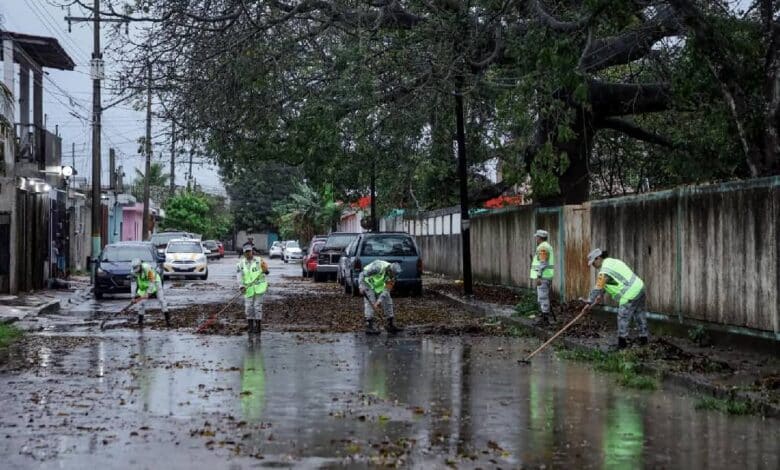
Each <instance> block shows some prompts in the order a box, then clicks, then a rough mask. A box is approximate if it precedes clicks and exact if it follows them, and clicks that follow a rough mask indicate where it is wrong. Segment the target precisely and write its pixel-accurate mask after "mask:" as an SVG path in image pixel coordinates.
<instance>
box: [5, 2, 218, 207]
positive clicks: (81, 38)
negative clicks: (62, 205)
mask: <svg viewBox="0 0 780 470" xmlns="http://www.w3.org/2000/svg"><path fill="white" fill-rule="evenodd" d="M56 3H57V2H56V1H55V0H2V1H0V15H2V17H3V28H4V29H6V30H8V31H13V32H19V33H26V34H34V35H39V36H48V37H53V38H56V39H57V40H58V41H59V43H60V45H61V46H62V47H63V48H64V49H65V51H66V52H67V53H68V54H69V55H70V57H71V58H72V59H73V61H74V62H75V63H76V68H75V69H74V70H73V71H60V70H53V69H47V70H46V72H47V73H48V74H47V78H46V79H44V91H43V112H44V114H45V115H46V124H47V128H48V129H49V130H50V131H52V132H54V129H55V126H58V128H59V133H60V136H61V137H62V151H63V160H65V161H66V162H68V163H70V162H71V149H72V144H74V143H75V145H76V151H75V162H76V169H77V170H78V172H79V175H80V176H87V177H90V176H91V174H92V173H91V172H92V165H91V163H92V162H91V152H92V150H91V149H92V144H91V141H92V132H91V130H90V124H89V116H90V113H91V110H92V80H91V79H90V77H89V61H90V58H91V54H92V24H91V23H74V24H73V26H72V32H70V33H69V32H68V23H67V22H66V21H65V20H64V17H65V16H66V15H67V11H65V10H61V9H60V8H59V7H57V6H55V5H53V4H56ZM71 13H72V15H73V16H88V15H87V13H88V12H82V11H79V8H78V7H74V8H73V10H72V12H71ZM105 40H106V36H105V35H103V39H102V42H103V43H105ZM104 59H105V60H106V74H107V77H106V78H107V79H110V78H111V74H112V73H113V74H115V73H116V70H117V66H116V63H115V62H113V61H112V58H111V57H109V56H107V55H104ZM1 78H2V74H0V79H1ZM103 83H104V85H103V88H104V90H103V95H102V101H103V104H104V105H105V104H108V103H111V102H113V101H115V100H116V96H114V95H113V94H112V93H111V91H110V90H107V89H106V88H107V87H108V86H110V85H109V84H108V80H106V81H104V82H103ZM15 85H16V90H15V93H17V92H18V87H19V76H18V67H17V74H16V77H15ZM17 99H18V98H17ZM18 112H19V111H18V103H17V118H18ZM72 113H75V114H77V115H79V116H81V118H77V117H74V116H73V114H72ZM145 119H146V114H145V112H143V111H140V112H139V111H134V110H133V109H132V107H130V105H129V104H125V105H119V106H116V107H114V108H111V109H108V110H106V111H104V112H103V133H102V136H103V137H102V149H103V151H102V157H103V165H102V168H103V172H102V177H101V179H102V181H103V182H104V184H105V182H106V181H107V178H108V170H107V169H108V149H109V148H110V147H113V148H115V149H116V151H117V165H123V166H124V168H125V174H126V175H127V176H126V177H125V182H126V183H127V182H130V181H132V179H133V178H134V177H135V171H134V168H139V169H141V170H143V164H144V159H143V157H142V156H141V155H139V153H138V138H139V137H143V136H144V135H145V134H146V124H145ZM31 120H32V118H31ZM167 126H168V123H163V122H160V121H153V123H152V136H155V135H156V134H159V133H162V132H164V131H167ZM154 143H155V145H154V159H153V161H161V162H163V163H164V164H165V172H166V173H167V172H168V169H169V164H170V143H169V142H166V141H165V138H164V137H161V138H158V139H154ZM186 171H187V165H186V162H184V161H182V162H180V164H178V165H177V167H176V184H178V185H182V184H185V183H186V181H185V178H186V174H185V173H186ZM193 174H194V177H195V179H196V180H197V182H198V183H199V184H201V185H202V186H203V187H204V189H205V190H206V191H208V192H213V193H224V188H223V187H222V184H221V182H220V181H219V177H218V176H217V174H216V168H215V167H213V166H211V165H206V164H201V165H197V166H196V167H195V169H194V170H193Z"/></svg>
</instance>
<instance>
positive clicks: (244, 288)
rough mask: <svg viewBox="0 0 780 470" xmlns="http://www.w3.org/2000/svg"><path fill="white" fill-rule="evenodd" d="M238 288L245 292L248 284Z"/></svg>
mask: <svg viewBox="0 0 780 470" xmlns="http://www.w3.org/2000/svg"><path fill="white" fill-rule="evenodd" d="M238 290H240V291H241V292H245V291H246V286H239V287H238Z"/></svg>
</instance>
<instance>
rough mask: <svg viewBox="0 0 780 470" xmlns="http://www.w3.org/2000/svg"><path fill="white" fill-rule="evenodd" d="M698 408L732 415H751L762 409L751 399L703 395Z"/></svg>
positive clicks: (697, 403) (697, 405) (697, 404)
mask: <svg viewBox="0 0 780 470" xmlns="http://www.w3.org/2000/svg"><path fill="white" fill-rule="evenodd" d="M696 409H697V410H711V411H720V412H721V413H727V414H730V415H751V414H758V413H760V409H759V408H758V407H757V406H756V405H755V404H754V403H753V402H750V401H744V400H738V399H733V398H729V399H723V398H715V397H702V398H701V399H699V401H698V402H696Z"/></svg>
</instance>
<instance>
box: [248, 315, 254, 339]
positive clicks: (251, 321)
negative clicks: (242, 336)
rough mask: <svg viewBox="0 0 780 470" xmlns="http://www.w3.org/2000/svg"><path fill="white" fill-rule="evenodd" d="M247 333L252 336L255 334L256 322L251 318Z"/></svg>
mask: <svg viewBox="0 0 780 470" xmlns="http://www.w3.org/2000/svg"><path fill="white" fill-rule="evenodd" d="M246 332H247V334H249V335H250V336H251V335H253V334H254V333H255V321H254V320H252V319H251V318H250V319H248V320H247V321H246Z"/></svg>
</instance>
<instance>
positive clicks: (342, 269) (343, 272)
mask: <svg viewBox="0 0 780 470" xmlns="http://www.w3.org/2000/svg"><path fill="white" fill-rule="evenodd" d="M358 238H359V237H355V239H354V240H352V241H351V242H349V245H347V247H346V248H344V254H343V255H341V258H339V268H338V271H336V282H338V283H339V284H341V285H342V286H345V285H346V281H345V279H346V278H347V277H348V276H349V259H350V258H351V257H353V256H355V247H356V246H357V241H358Z"/></svg>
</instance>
